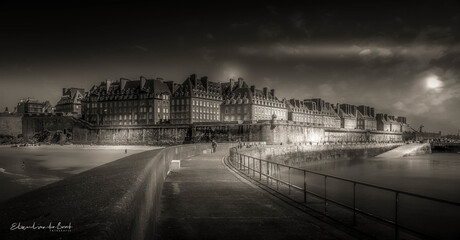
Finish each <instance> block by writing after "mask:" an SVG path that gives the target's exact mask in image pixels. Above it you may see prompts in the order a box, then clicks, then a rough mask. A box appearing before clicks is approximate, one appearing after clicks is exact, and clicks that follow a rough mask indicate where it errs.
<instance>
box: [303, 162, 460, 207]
mask: <svg viewBox="0 0 460 240" xmlns="http://www.w3.org/2000/svg"><path fill="white" fill-rule="evenodd" d="M303 168H305V169H309V170H313V171H318V172H322V173H326V174H330V175H334V176H340V177H343V178H349V179H352V180H356V181H362V182H366V183H371V184H375V185H379V186H384V187H389V188H394V189H399V190H403V191H408V192H413V193H418V194H422V195H427V196H432V197H436V198H441V199H446V200H451V201H456V202H460V154H455V153H433V154H428V155H421V156H411V157H404V158H392V159H384V158H370V159H352V160H337V161H329V162H326V163H317V164H315V165H311V164H310V165H308V166H304V167H303Z"/></svg>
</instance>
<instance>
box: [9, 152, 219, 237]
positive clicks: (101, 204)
mask: <svg viewBox="0 0 460 240" xmlns="http://www.w3.org/2000/svg"><path fill="white" fill-rule="evenodd" d="M209 147H210V146H209V144H196V145H183V146H175V147H169V148H165V149H161V150H152V151H146V152H142V153H139V154H135V155H131V156H128V157H125V158H122V159H119V160H116V161H114V162H111V163H107V164H105V165H102V166H100V167H97V168H94V169H91V170H88V171H86V172H83V173H80V174H78V175H74V176H71V177H69V178H66V179H64V180H62V181H59V182H56V183H53V184H50V185H47V186H45V187H42V188H40V189H37V190H35V191H32V192H29V193H26V194H24V195H21V196H18V197H15V198H12V199H10V200H7V201H6V202H3V203H2V204H1V205H0V236H2V239H59V238H64V239H152V238H154V237H155V232H154V227H155V220H156V218H157V217H158V214H159V213H160V207H159V205H160V197H161V191H162V187H163V183H164V180H165V178H166V176H167V173H168V170H169V164H170V162H171V160H174V159H184V158H187V157H190V156H193V155H197V154H200V153H202V152H203V150H205V149H208V148H209ZM18 222H20V223H21V224H22V225H23V226H32V225H33V224H34V223H35V226H38V225H40V226H48V225H49V224H50V223H51V224H53V225H56V224H57V223H58V222H61V223H62V224H63V225H68V224H69V223H71V225H72V229H71V231H70V232H50V231H49V230H48V229H42V230H15V231H11V230H10V227H11V226H12V224H14V223H18Z"/></svg>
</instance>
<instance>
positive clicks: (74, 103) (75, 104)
mask: <svg viewBox="0 0 460 240" xmlns="http://www.w3.org/2000/svg"><path fill="white" fill-rule="evenodd" d="M84 96H85V89H83V88H63V89H62V97H61V99H60V100H59V101H58V103H57V104H56V112H63V113H70V114H74V115H78V116H79V115H81V100H82V99H83V97H84Z"/></svg>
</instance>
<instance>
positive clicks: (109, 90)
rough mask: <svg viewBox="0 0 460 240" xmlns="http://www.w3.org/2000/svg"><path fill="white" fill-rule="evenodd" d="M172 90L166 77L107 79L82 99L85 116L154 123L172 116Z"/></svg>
mask: <svg viewBox="0 0 460 240" xmlns="http://www.w3.org/2000/svg"><path fill="white" fill-rule="evenodd" d="M170 95H171V92H170V91H169V88H168V87H167V85H166V84H165V83H163V81H162V79H146V78H145V77H140V79H139V80H129V79H124V78H121V79H120V80H119V81H114V82H113V81H111V80H107V81H105V82H101V84H100V85H99V86H93V87H92V88H91V90H90V91H89V92H88V93H87V95H86V96H85V97H84V98H83V99H82V118H83V120H85V121H87V122H89V123H91V124H94V125H153V124H159V123H166V122H168V121H169V120H170V110H169V108H170Z"/></svg>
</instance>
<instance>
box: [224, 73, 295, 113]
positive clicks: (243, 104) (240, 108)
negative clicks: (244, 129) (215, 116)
mask: <svg viewBox="0 0 460 240" xmlns="http://www.w3.org/2000/svg"><path fill="white" fill-rule="evenodd" d="M223 85H224V93H223V95H224V101H223V103H222V107H221V108H222V109H221V112H222V121H224V122H229V121H259V120H272V119H274V118H275V119H276V120H287V119H288V111H287V108H286V103H285V102H284V101H282V100H279V99H278V98H277V97H276V96H275V89H272V90H270V91H268V88H266V87H265V88H263V90H259V89H256V88H255V86H251V87H248V85H247V84H246V83H245V82H244V80H243V79H242V78H239V79H238V82H237V83H235V82H234V81H233V79H230V81H229V83H226V84H223Z"/></svg>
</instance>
